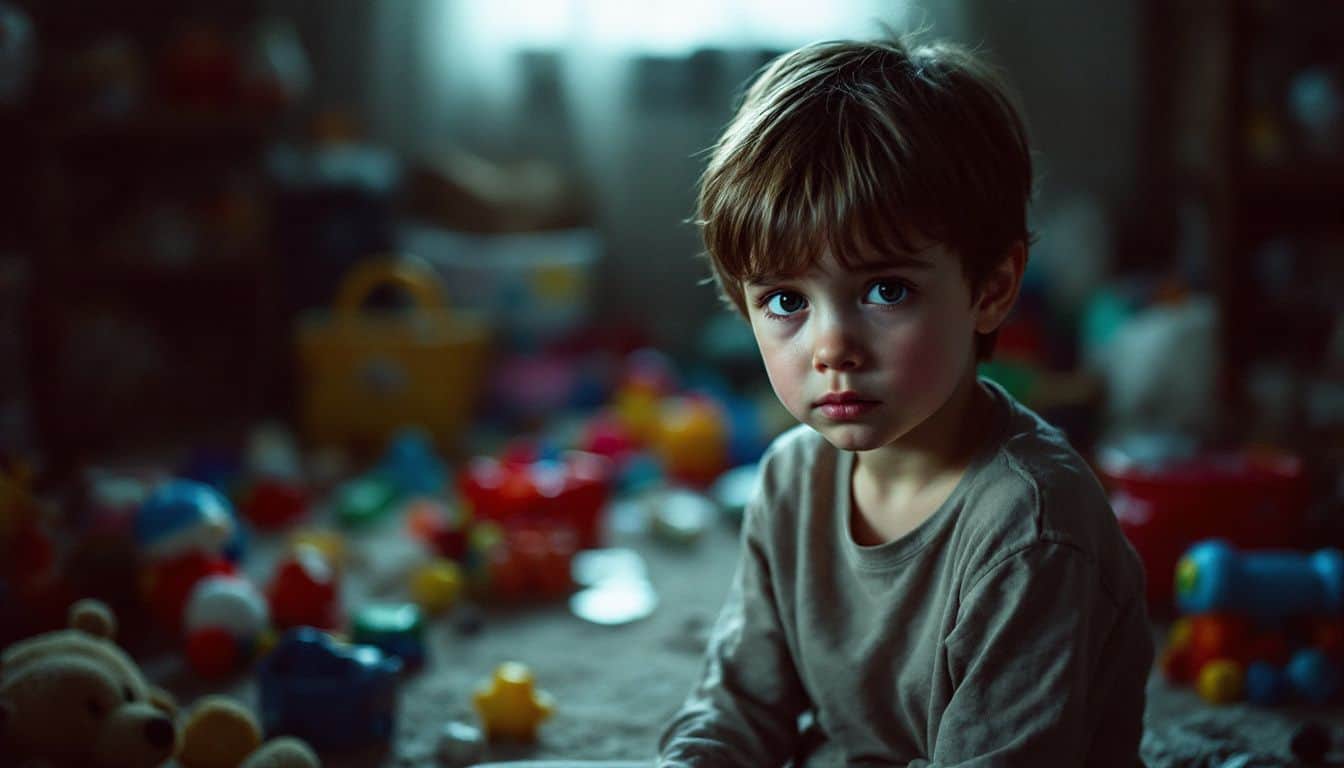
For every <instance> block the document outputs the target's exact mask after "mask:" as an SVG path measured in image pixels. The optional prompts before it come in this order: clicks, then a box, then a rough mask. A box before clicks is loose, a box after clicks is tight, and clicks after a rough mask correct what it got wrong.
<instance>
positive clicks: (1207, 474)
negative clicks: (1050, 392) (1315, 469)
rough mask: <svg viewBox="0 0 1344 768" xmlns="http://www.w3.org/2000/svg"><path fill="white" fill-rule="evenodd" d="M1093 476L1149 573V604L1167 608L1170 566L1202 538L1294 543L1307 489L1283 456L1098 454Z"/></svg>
mask: <svg viewBox="0 0 1344 768" xmlns="http://www.w3.org/2000/svg"><path fill="white" fill-rule="evenodd" d="M1098 470H1099V474H1100V475H1101V478H1102V480H1103V482H1105V484H1106V485H1107V487H1108V488H1109V489H1110V491H1111V506H1112V507H1113V508H1114V509H1115V513H1116V516H1117V517H1118V518H1119V522H1120V528H1121V530H1123V531H1124V532H1125V535H1126V536H1127V537H1128V538H1129V540H1130V543H1132V544H1133V545H1134V549H1135V550H1137V551H1138V553H1139V556H1140V557H1141V558H1142V559H1143V564H1144V568H1145V570H1147V572H1148V602H1149V606H1150V607H1151V608H1152V610H1153V612H1154V613H1155V614H1158V615H1170V614H1171V613H1172V608H1173V596H1174V594H1175V592H1174V583H1173V577H1174V574H1175V570H1176V563H1177V561H1179V560H1180V558H1181V556H1182V555H1183V554H1184V553H1185V551H1186V550H1187V549H1189V547H1190V546H1191V545H1193V544H1194V543H1195V542H1197V541H1200V540H1202V539H1209V538H1220V539H1224V540H1226V541H1227V542H1228V543H1230V544H1232V545H1233V546H1236V547H1240V548H1244V549H1277V548H1296V547H1299V546H1301V545H1302V544H1303V543H1304V542H1303V541H1302V535H1303V531H1304V528H1305V519H1306V512H1307V506H1308V504H1309V502H1310V493H1311V489H1310V486H1309V482H1308V479H1307V477H1306V474H1305V471H1304V469H1303V467H1302V462H1301V461H1300V460H1299V459H1297V458H1295V457H1293V456H1289V455H1286V454H1277V453H1251V452H1245V453H1236V454H1230V453H1228V454H1205V455H1200V456H1196V457H1194V458H1190V459H1182V460H1177V461H1171V462H1166V463H1163V464H1161V465H1158V466H1152V465H1149V464H1145V463H1140V462H1136V461H1133V460H1132V459H1131V458H1129V457H1128V456H1126V455H1124V454H1122V453H1120V452H1115V451H1112V452H1103V453H1102V454H1101V456H1100V459H1099V466H1098Z"/></svg>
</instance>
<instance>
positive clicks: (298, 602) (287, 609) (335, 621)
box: [266, 545, 341, 630]
mask: <svg viewBox="0 0 1344 768" xmlns="http://www.w3.org/2000/svg"><path fill="white" fill-rule="evenodd" d="M339 594H340V585H339V583H338V581H337V578H336V573H335V572H334V571H333V570H332V569H331V566H329V565H328V564H327V561H326V560H325V559H324V558H323V557H322V554H321V553H320V552H319V551H318V550H317V549H316V548H314V547H311V546H306V545H300V546H298V547H295V549H294V552H293V554H291V555H290V556H289V557H288V558H286V559H284V560H282V561H281V562H280V564H279V566H278V567H277V568H276V571H275V577H274V578H273V579H272V580H271V584H270V588H269V589H268V590H267V592H266V597H267V600H268V602H269V603H270V609H271V624H272V625H273V626H274V627H275V628H276V629H282V630H283V629H289V628H291V627H301V626H306V627H317V628H318V629H335V628H336V627H338V626H339V625H340V623H341V605H340V600H339Z"/></svg>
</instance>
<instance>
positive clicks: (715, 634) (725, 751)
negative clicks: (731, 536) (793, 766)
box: [658, 499, 808, 768]
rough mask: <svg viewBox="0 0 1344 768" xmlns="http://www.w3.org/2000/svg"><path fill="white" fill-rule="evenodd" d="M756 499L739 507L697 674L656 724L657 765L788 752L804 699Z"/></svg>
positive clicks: (665, 767)
mask: <svg viewBox="0 0 1344 768" xmlns="http://www.w3.org/2000/svg"><path fill="white" fill-rule="evenodd" d="M762 517H763V516H762V514H761V508H760V502H759V499H758V501H757V502H754V503H753V504H752V505H751V506H749V507H748V509H747V514H746V516H745V520H744V524H743V536H742V552H741V558H740V560H739V563H738V568H737V573H736V575H735V576H734V579H733V583H732V587H731V588H730V590H729V594H728V598H727V600H726V601H725V603H724V606H723V609H722V610H721V611H720V613H719V617H718V620H717V621H716V622H715V624H714V628H713V631H712V633H711V635H710V640H709V647H708V652H707V654H706V661H705V665H704V669H703V672H702V674H701V676H700V679H699V681H698V682H697V684H696V685H695V687H694V688H693V689H692V691H691V693H690V695H689V696H688V697H687V699H686V702H685V703H684V704H683V705H682V707H681V709H680V711H678V712H677V714H676V715H675V716H674V718H673V720H672V722H671V723H670V724H669V725H668V727H667V728H666V729H665V730H664V732H663V735H662V739H661V740H660V744H659V755H660V757H659V761H658V765H659V766H660V767H662V768H673V767H676V768H681V767H682V766H687V767H689V766H749V767H750V768H768V767H769V766H780V765H783V764H785V762H787V761H788V760H789V759H790V758H792V757H793V755H794V751H795V748H796V746H797V743H798V738H799V736H798V717H799V715H800V714H801V713H802V712H803V711H804V710H805V709H806V708H807V706H808V697H807V695H806V693H805V692H804V689H803V685H802V683H801V682H800V680H799V678H798V673H797V670H796V669H795V667H794V663H793V655H792V653H791V652H790V650H789V645H788V643H787V642H786V640H785V635H784V631H783V629H782V627H781V624H780V620H779V611H778V608H777V603H776V599H777V595H776V591H775V585H774V582H773V580H772V579H771V573H770V563H769V559H768V558H767V556H766V552H765V548H764V546H763V544H762V540H763V537H762V535H761V527H762V525H763V520H762Z"/></svg>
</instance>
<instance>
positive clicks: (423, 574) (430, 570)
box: [411, 558, 462, 613]
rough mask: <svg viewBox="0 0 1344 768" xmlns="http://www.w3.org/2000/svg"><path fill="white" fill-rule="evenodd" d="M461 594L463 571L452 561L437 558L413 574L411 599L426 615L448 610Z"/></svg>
mask: <svg viewBox="0 0 1344 768" xmlns="http://www.w3.org/2000/svg"><path fill="white" fill-rule="evenodd" d="M461 593H462V569H461V568H459V567H458V565H457V563H454V562H453V561H451V560H445V559H443V558H436V559H435V560H433V561H432V562H429V563H426V564H425V565H422V566H420V567H419V568H417V569H416V570H415V572H414V573H413V574H411V599H412V600H414V601H415V602H416V603H417V604H418V605H419V606H420V607H421V608H423V609H424V610H425V612H426V613H442V612H443V611H446V610H448V609H449V608H451V607H453V603H455V602H457V598H458V596H459V595H460V594H461Z"/></svg>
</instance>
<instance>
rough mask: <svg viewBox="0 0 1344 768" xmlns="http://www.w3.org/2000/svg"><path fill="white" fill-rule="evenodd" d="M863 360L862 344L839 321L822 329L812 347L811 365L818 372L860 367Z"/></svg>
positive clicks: (849, 369) (848, 369)
mask: <svg viewBox="0 0 1344 768" xmlns="http://www.w3.org/2000/svg"><path fill="white" fill-rule="evenodd" d="M863 361H864V352H863V346H862V345H861V344H860V343H859V342H858V340H857V339H856V338H855V337H854V336H853V334H851V333H850V332H849V331H848V330H847V329H846V328H845V327H844V326H843V325H842V324H840V323H835V324H833V325H831V326H830V327H828V328H825V329H823V330H822V331H821V333H820V334H819V335H818V336H817V340H816V344H815V345H814V346H813V347H812V367H813V368H815V369H816V370H817V371H818V372H819V373H825V372H826V371H851V370H854V369H856V368H859V367H861V366H862V365H863Z"/></svg>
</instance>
